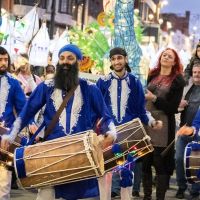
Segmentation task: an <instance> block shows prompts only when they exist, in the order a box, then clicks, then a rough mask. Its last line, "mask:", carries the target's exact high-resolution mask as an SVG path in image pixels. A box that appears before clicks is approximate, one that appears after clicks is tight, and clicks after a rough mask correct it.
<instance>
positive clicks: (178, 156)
mask: <svg viewBox="0 0 200 200" xmlns="http://www.w3.org/2000/svg"><path fill="white" fill-rule="evenodd" d="M192 140H193V138H192V137H189V136H178V138H177V141H176V153H175V163H176V181H177V185H178V187H179V189H180V190H183V191H185V190H186V189H187V180H186V177H185V170H184V152H185V147H186V145H187V144H188V143H189V142H191V141H192ZM199 191H200V184H192V186H191V191H190V193H191V195H192V194H199Z"/></svg>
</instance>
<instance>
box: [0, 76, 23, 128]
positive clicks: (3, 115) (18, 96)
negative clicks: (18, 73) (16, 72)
mask: <svg viewBox="0 0 200 200" xmlns="http://www.w3.org/2000/svg"><path fill="white" fill-rule="evenodd" d="M25 102H26V98H25V95H24V92H23V90H22V88H21V86H20V83H19V81H18V80H16V79H15V78H13V77H12V76H11V74H9V73H6V74H5V75H3V76H1V77H0V122H2V123H4V125H5V127H8V128H10V127H11V125H12V124H13V122H14V120H15V114H14V110H15V111H16V113H17V114H19V113H20V111H21V110H22V108H23V106H24V105H25Z"/></svg>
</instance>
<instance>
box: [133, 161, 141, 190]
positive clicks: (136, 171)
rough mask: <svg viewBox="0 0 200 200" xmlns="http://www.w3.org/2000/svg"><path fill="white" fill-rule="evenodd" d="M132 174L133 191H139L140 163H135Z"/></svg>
mask: <svg viewBox="0 0 200 200" xmlns="http://www.w3.org/2000/svg"><path fill="white" fill-rule="evenodd" d="M133 172H134V182H133V191H137V192H139V191H140V184H141V180H142V161H137V162H136V163H135V167H134V169H133Z"/></svg>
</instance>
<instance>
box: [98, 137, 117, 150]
mask: <svg viewBox="0 0 200 200" xmlns="http://www.w3.org/2000/svg"><path fill="white" fill-rule="evenodd" d="M98 138H99V143H100V145H101V147H102V149H105V148H107V147H109V146H111V145H112V144H113V142H114V140H115V137H114V136H113V135H112V134H108V135H99V136H98Z"/></svg>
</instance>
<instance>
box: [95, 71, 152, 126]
mask: <svg viewBox="0 0 200 200" xmlns="http://www.w3.org/2000/svg"><path fill="white" fill-rule="evenodd" d="M97 86H98V87H99V89H100V90H101V92H102V94H103V97H104V100H105V102H106V105H107V106H108V110H109V112H110V113H111V114H112V117H113V120H114V123H115V125H120V124H123V123H125V122H128V121H131V120H132V119H135V118H137V117H139V118H140V120H141V121H142V122H143V123H144V124H148V121H149V119H148V117H147V113H146V110H145V97H144V92H143V88H142V84H141V82H140V81H139V80H138V79H137V78H136V77H135V76H134V75H133V74H130V73H126V74H125V76H124V77H123V78H119V77H118V76H117V75H116V74H115V73H114V72H112V73H110V74H109V75H108V76H105V77H103V78H100V79H99V80H98V81H97Z"/></svg>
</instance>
